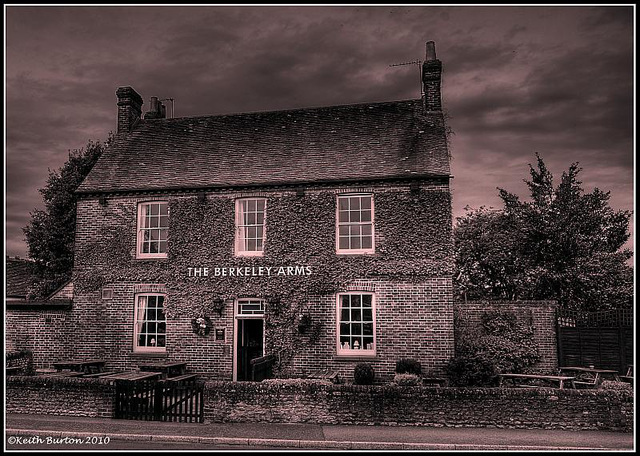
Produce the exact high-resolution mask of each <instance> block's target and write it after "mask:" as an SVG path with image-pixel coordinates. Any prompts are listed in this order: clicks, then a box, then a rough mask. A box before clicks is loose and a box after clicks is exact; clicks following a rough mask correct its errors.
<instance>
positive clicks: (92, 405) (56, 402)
mask: <svg viewBox="0 0 640 456" xmlns="http://www.w3.org/2000/svg"><path fill="white" fill-rule="evenodd" d="M6 386H7V389H6V391H5V398H6V412H7V413H32V414H42V415H70V416H90V417H104V418H111V417H113V416H114V410H115V409H114V405H115V386H114V385H112V384H110V383H109V382H107V381H106V380H99V379H90V378H63V379H47V378H45V377H37V376H35V377H23V376H10V377H7V379H6Z"/></svg>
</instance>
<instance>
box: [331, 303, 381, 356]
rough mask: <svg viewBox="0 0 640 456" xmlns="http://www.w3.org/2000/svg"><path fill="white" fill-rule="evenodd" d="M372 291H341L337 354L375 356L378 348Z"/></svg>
mask: <svg viewBox="0 0 640 456" xmlns="http://www.w3.org/2000/svg"><path fill="white" fill-rule="evenodd" d="M374 301H375V299H374V295H373V294H372V293H353V292H352V293H340V294H338V305H337V310H338V313H337V319H336V320H337V322H338V328H337V329H338V330H337V354H338V355H360V356H363V355H364V356H367V355H370V356H373V355H375V349H376V325H375V303H374Z"/></svg>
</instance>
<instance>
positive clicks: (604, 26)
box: [5, 6, 634, 257]
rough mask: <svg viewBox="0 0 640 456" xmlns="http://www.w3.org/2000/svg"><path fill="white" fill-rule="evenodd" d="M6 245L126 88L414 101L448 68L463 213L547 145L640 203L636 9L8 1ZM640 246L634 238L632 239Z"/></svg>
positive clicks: (269, 100)
mask: <svg viewBox="0 0 640 456" xmlns="http://www.w3.org/2000/svg"><path fill="white" fill-rule="evenodd" d="M5 14H6V16H5V17H6V49H5V53H6V54H5V55H6V66H5V88H6V105H5V109H6V136H5V141H6V147H5V150H6V152H5V170H6V178H7V179H6V182H7V184H6V190H5V191H6V193H5V195H6V202H5V204H6V237H7V243H6V253H7V254H8V255H11V256H14V255H19V256H22V257H24V256H26V251H27V249H26V245H25V243H24V240H23V234H22V230H21V228H22V227H23V226H25V225H26V224H27V222H28V220H29V212H30V211H31V210H33V209H34V208H36V207H41V198H40V194H39V193H38V191H37V190H38V188H41V187H43V186H44V185H45V183H46V178H47V175H48V169H58V168H59V167H60V166H62V165H63V163H64V162H65V161H66V159H67V157H68V152H69V150H74V149H79V148H81V147H83V146H84V145H85V144H86V143H87V141H88V140H90V139H91V140H104V139H106V138H107V136H108V133H109V132H110V131H113V130H114V129H115V123H116V97H115V91H116V89H117V88H118V87H119V86H126V85H130V86H132V87H134V88H135V89H136V90H137V91H138V92H139V93H140V94H141V95H142V97H143V98H144V100H145V108H148V100H149V98H150V97H151V96H157V97H159V98H169V97H171V98H174V100H175V115H176V116H177V117H182V116H196V115H209V114H214V115H215V114H227V113H236V112H244V111H262V110H279V109H291V108H299V107H310V106H326V105H334V104H351V103H362V102H376V101H392V100H401V99H410V98H418V97H419V95H420V88H419V73H418V68H417V66H415V65H408V66H402V67H389V65H390V64H393V63H400V62H407V61H412V60H416V59H424V53H425V42H426V41H429V40H433V41H435V42H436V50H437V55H438V58H439V59H440V60H441V61H442V62H443V68H444V74H443V100H444V105H445V109H446V111H447V113H448V115H449V116H450V120H449V125H450V127H451V128H452V129H453V131H454V133H455V134H454V135H453V136H452V141H451V153H452V155H453V161H452V172H453V175H454V179H453V192H454V193H453V194H454V202H453V205H454V215H455V216H459V215H462V214H463V213H464V207H465V206H472V207H479V206H481V205H486V206H496V207H498V206H500V201H499V199H498V197H497V190H496V187H498V186H500V187H503V188H506V189H508V190H510V191H514V192H517V193H519V194H521V195H523V196H525V195H526V191H525V185H524V183H523V182H522V180H523V179H524V178H527V177H528V164H529V163H534V161H535V155H534V153H535V152H539V153H540V154H541V155H542V157H543V158H544V160H545V162H546V163H547V165H548V166H549V168H550V169H551V171H552V172H553V173H554V175H555V176H556V177H557V178H559V177H560V175H561V173H562V171H563V170H566V169H567V168H568V166H569V165H570V164H571V163H572V162H580V165H581V166H582V167H583V169H584V170H583V172H582V174H581V176H582V181H583V182H584V186H585V188H586V189H587V190H588V191H591V190H592V189H593V187H598V188H600V189H602V190H605V191H611V205H612V206H613V207H614V208H615V209H628V210H632V209H633V208H634V199H633V186H634V174H633V164H634V155H633V154H634V150H633V145H634V143H633V137H634V129H633V120H634V119H633V107H634V105H633V101H634V85H633V81H634V79H633V71H634V61H633V50H634V32H633V27H634V24H633V16H634V11H633V8H632V7H630V6H627V7H624V6H622V7H621V6H618V7H585V6H582V7H575V6H573V7H532V6H530V7H471V6H458V7H431V6H424V7H420V6H414V7H373V6H362V7H337V6H336V7H326V6H325V7H305V6H300V7H256V6H251V7H240V6H233V7H204V6H197V7H166V6H164V7H113V6H112V7H96V6H88V7H48V6H40V7H24V6H8V7H5ZM628 245H629V247H632V243H631V242H629V244H628Z"/></svg>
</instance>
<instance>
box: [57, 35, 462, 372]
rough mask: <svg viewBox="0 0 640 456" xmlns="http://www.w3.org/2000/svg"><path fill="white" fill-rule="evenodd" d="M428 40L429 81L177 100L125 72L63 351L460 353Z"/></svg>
mask: <svg viewBox="0 0 640 456" xmlns="http://www.w3.org/2000/svg"><path fill="white" fill-rule="evenodd" d="M441 68H442V66H441V62H440V61H439V60H437V59H436V56H435V48H434V45H433V43H432V42H429V43H427V57H426V61H425V62H424V64H423V71H422V74H423V89H424V94H425V95H424V96H423V98H422V99H417V100H405V101H391V102H382V103H367V104H357V105H345V106H330V107H320V108H309V109H296V110H288V111H275V112H256V113H243V114H234V115H218V116H204V117H186V118H166V115H165V109H164V106H163V105H162V104H161V103H160V102H159V101H158V100H157V99H156V98H152V99H151V104H150V110H149V111H148V112H147V113H145V114H144V115H143V113H142V110H143V109H142V108H143V100H142V97H141V96H140V95H139V94H138V93H137V92H136V91H135V90H134V89H132V88H131V87H121V88H119V89H118V90H117V92H116V94H117V100H118V101H117V106H118V116H117V135H116V139H115V141H114V143H113V145H112V146H111V147H110V148H109V149H108V150H107V151H105V153H104V154H103V156H102V157H101V158H100V159H99V161H98V162H97V163H96V165H95V167H94V168H93V170H92V171H91V172H90V174H89V175H88V176H87V178H86V179H85V181H84V182H83V183H82V184H81V186H80V187H79V188H78V196H79V202H78V218H77V229H76V253H75V255H76V256H75V268H74V279H73V285H74V289H73V293H74V297H73V309H72V311H71V312H70V315H69V319H70V322H71V328H72V330H70V331H68V332H69V337H72V338H73V343H72V344H71V345H72V347H73V348H72V349H71V352H72V353H68V354H66V355H65V356H72V357H100V358H104V359H105V360H106V361H107V363H108V364H107V365H108V367H110V368H114V369H129V368H135V367H136V366H138V365H139V364H144V363H145V362H147V361H149V360H150V359H157V358H166V359H167V360H170V361H186V362H187V363H188V370H189V371H191V372H198V373H202V374H205V375H207V376H210V377H212V378H219V379H233V380H243V379H246V378H247V376H248V372H249V360H251V359H253V358H255V357H259V356H262V355H267V354H273V355H275V356H276V359H277V362H276V366H275V372H276V375H278V376H293V377H297V376H302V375H305V374H308V373H310V372H312V371H316V370H319V369H331V370H336V371H339V372H340V373H341V375H342V376H343V377H346V378H349V377H351V376H352V374H353V367H354V365H355V364H356V363H357V362H361V361H366V362H370V363H371V364H372V365H373V367H374V369H375V371H376V376H377V378H379V379H388V378H390V377H391V376H392V375H393V370H394V367H395V363H396V361H397V360H398V359H400V358H415V359H418V360H419V361H420V362H421V363H422V365H423V371H430V372H433V373H441V372H442V369H443V368H444V366H445V364H446V363H447V361H448V360H449V359H450V358H451V357H452V356H453V346H454V343H453V299H452V284H451V274H452V269H453V264H452V263H453V260H452V219H451V218H452V215H451V194H450V189H449V180H450V178H451V176H450V168H449V153H448V149H447V137H446V126H445V123H444V118H443V113H442V106H441V95H440V84H441Z"/></svg>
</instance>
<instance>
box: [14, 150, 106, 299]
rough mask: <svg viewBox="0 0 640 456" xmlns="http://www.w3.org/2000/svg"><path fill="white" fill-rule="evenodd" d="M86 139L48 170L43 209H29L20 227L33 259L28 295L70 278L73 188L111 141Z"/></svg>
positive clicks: (41, 294)
mask: <svg viewBox="0 0 640 456" xmlns="http://www.w3.org/2000/svg"><path fill="white" fill-rule="evenodd" d="M111 140H112V138H111V137H109V139H107V141H106V142H105V143H104V144H103V143H101V142H100V141H95V142H94V141H89V142H88V143H87V145H86V146H85V147H84V148H82V149H79V150H74V151H73V152H69V159H68V160H67V161H66V162H65V164H64V165H63V166H62V167H61V168H60V169H59V170H58V171H55V172H54V171H51V170H49V178H48V179H47V184H46V186H45V187H44V188H41V189H39V191H40V193H41V194H42V199H43V201H44V206H45V207H44V210H41V209H35V210H34V211H33V212H31V220H30V222H29V224H28V225H27V226H26V227H24V228H23V232H24V234H25V240H26V241H27V246H28V255H29V257H30V258H31V259H32V260H34V263H33V283H32V284H31V287H30V291H29V298H31V299H37V298H44V297H46V296H48V295H49V294H51V293H52V292H53V291H55V290H56V289H57V288H58V287H60V286H61V285H63V284H64V283H65V282H66V281H68V280H69V279H70V278H71V272H72V269H73V245H74V238H75V231H76V203H77V197H76V194H75V191H76V189H77V188H78V186H79V185H80V184H81V183H82V181H83V180H84V178H85V177H86V176H87V174H89V171H91V168H92V167H93V165H94V164H95V163H96V161H97V160H98V158H99V157H100V155H102V152H103V151H104V150H105V148H106V147H107V146H108V145H109V144H110V142H111Z"/></svg>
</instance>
